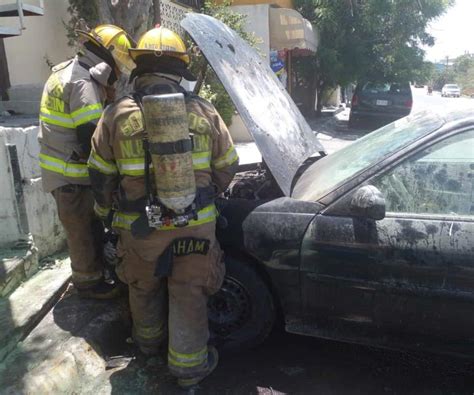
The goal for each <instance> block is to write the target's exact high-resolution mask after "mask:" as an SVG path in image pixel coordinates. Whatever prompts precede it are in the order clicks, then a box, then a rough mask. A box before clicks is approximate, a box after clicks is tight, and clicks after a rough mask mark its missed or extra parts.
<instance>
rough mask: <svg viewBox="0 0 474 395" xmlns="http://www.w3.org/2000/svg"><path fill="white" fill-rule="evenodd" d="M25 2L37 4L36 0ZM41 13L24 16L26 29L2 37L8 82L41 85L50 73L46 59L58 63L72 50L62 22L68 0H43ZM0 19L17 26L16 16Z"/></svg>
mask: <svg viewBox="0 0 474 395" xmlns="http://www.w3.org/2000/svg"><path fill="white" fill-rule="evenodd" d="M14 2H15V0H0V4H7V3H14ZM24 3H28V4H31V5H38V1H37V0H24ZM44 6H45V9H44V16H30V17H25V18H24V24H25V27H26V30H23V34H22V35H21V36H18V37H10V38H8V39H6V40H5V51H6V54H7V62H8V70H9V73H10V82H11V85H12V86H14V85H25V84H33V85H38V84H39V85H41V86H42V85H43V84H44V82H45V81H46V79H47V78H48V76H49V74H50V68H49V66H48V64H47V63H46V59H48V60H49V61H50V62H51V63H53V64H57V63H59V62H62V61H63V60H65V59H67V58H68V57H70V56H72V55H73V54H74V50H73V49H72V48H70V47H68V45H67V37H66V28H65V27H64V24H63V22H66V21H67V20H68V19H69V15H68V13H67V7H68V1H67V0H46V1H45V2H44ZM0 23H2V25H6V26H17V25H18V23H19V21H18V18H2V19H1V21H0Z"/></svg>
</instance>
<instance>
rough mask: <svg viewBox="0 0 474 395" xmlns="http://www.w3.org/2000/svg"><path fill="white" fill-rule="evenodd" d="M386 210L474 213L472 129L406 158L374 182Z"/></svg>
mask: <svg viewBox="0 0 474 395" xmlns="http://www.w3.org/2000/svg"><path fill="white" fill-rule="evenodd" d="M373 184H374V185H375V186H376V187H377V188H379V189H380V191H381V192H382V193H383V194H384V195H385V199H386V209H387V211H388V212H403V213H420V214H422V213H429V214H444V215H453V214H457V215H471V216H473V215H474V130H471V131H468V132H464V133H462V134H459V135H456V136H452V137H450V138H447V139H446V140H444V141H442V142H440V143H437V144H435V145H434V146H432V147H430V148H428V149H426V150H425V151H423V152H422V153H420V154H418V155H416V156H415V157H413V158H410V159H408V160H406V161H405V162H403V163H401V164H400V165H398V166H397V167H396V168H394V169H393V170H391V171H390V172H389V173H387V174H385V175H383V176H380V177H378V178H377V179H376V180H375V182H374V183H373Z"/></svg>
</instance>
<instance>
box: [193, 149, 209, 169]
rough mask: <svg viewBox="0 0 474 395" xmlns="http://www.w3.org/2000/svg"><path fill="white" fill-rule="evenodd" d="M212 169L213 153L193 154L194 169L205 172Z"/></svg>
mask: <svg viewBox="0 0 474 395" xmlns="http://www.w3.org/2000/svg"><path fill="white" fill-rule="evenodd" d="M210 167H211V152H210V151H204V152H193V169H194V170H203V169H209V168H210Z"/></svg>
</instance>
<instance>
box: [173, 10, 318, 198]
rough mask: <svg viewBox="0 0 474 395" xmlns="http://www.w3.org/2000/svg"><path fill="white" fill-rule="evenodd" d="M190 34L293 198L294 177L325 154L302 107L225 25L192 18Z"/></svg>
mask: <svg viewBox="0 0 474 395" xmlns="http://www.w3.org/2000/svg"><path fill="white" fill-rule="evenodd" d="M181 26H182V27H183V28H184V29H185V30H186V31H187V32H188V33H189V35H190V36H191V37H192V38H193V40H194V41H195V42H196V44H197V45H198V46H199V48H200V50H201V51H202V53H203V54H204V56H205V57H206V59H207V61H208V62H209V64H210V65H211V66H212V68H213V69H214V71H215V73H216V74H217V76H218V77H219V79H220V80H221V82H222V84H223V85H224V87H225V89H226V90H227V93H228V94H229V96H230V97H231V99H232V101H233V102H234V104H235V106H236V108H237V110H238V112H239V114H240V116H241V117H242V120H243V122H244V123H245V126H246V127H247V129H248V130H249V132H250V133H251V135H252V136H253V138H254V140H255V142H256V144H257V146H258V148H259V150H260V153H261V154H262V156H263V159H264V160H265V163H266V164H267V166H268V168H269V169H270V171H271V172H272V175H273V177H274V178H275V180H276V181H277V183H278V185H279V186H280V188H281V190H282V191H283V193H284V194H285V195H286V196H290V192H291V185H292V181H293V177H294V175H295V173H296V171H297V170H298V168H299V167H300V165H301V164H302V163H303V162H304V161H305V160H306V159H307V158H309V157H310V156H312V155H313V154H315V153H318V152H324V148H323V146H322V145H321V143H319V141H318V139H317V138H316V136H315V135H314V133H313V131H312V130H311V128H310V126H309V125H308V123H307V122H306V120H305V119H304V118H303V116H302V115H301V113H300V111H299V109H298V107H296V105H295V103H294V102H293V100H292V99H291V97H290V96H289V95H288V93H287V91H286V89H285V88H284V87H283V86H282V85H281V84H280V82H279V81H278V79H277V77H276V75H275V74H274V73H273V71H272V70H271V69H270V66H269V65H268V61H267V60H265V59H263V58H262V57H261V56H260V55H259V54H258V53H257V52H256V51H255V49H253V48H252V47H250V45H249V44H247V43H246V42H245V41H244V40H242V39H241V38H240V36H239V35H238V34H237V33H236V32H235V31H233V30H232V29H230V28H229V27H228V26H226V25H225V24H223V23H222V22H220V21H218V20H217V19H214V18H212V17H210V16H208V15H203V14H193V13H190V14H188V15H187V16H186V17H185V18H184V19H183V20H182V22H181Z"/></svg>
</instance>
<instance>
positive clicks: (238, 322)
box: [208, 277, 252, 338]
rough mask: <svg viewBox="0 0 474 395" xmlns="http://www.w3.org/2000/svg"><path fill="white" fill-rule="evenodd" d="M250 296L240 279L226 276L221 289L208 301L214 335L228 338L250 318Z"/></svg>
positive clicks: (209, 316) (210, 324)
mask: <svg viewBox="0 0 474 395" xmlns="http://www.w3.org/2000/svg"><path fill="white" fill-rule="evenodd" d="M251 314H252V303H251V299H250V296H249V294H248V292H247V290H246V289H245V287H244V286H243V284H241V283H240V282H239V281H237V280H236V279H234V278H231V277H225V279H224V283H223V284H222V287H221V289H220V290H219V292H217V293H216V294H215V295H213V296H211V297H210V298H209V301H208V318H209V326H210V329H211V331H212V333H213V336H215V337H219V338H227V337H229V336H230V335H231V334H232V333H235V332H236V331H238V330H239V329H241V328H242V327H243V326H244V325H245V324H246V323H247V322H248V320H249V319H250V317H251Z"/></svg>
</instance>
